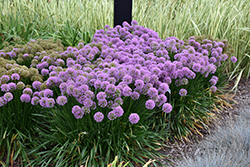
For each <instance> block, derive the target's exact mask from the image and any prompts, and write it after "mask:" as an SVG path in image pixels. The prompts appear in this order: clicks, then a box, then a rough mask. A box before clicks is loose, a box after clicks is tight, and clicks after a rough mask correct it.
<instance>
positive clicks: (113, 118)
mask: <svg viewBox="0 0 250 167" xmlns="http://www.w3.org/2000/svg"><path fill="white" fill-rule="evenodd" d="M116 118H117V116H116V114H115V112H114V111H110V112H109V113H108V119H109V120H111V121H113V120H115V119H116Z"/></svg>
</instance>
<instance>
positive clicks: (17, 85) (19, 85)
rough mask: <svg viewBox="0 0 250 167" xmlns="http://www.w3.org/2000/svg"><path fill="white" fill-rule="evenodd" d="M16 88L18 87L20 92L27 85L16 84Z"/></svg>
mask: <svg viewBox="0 0 250 167" xmlns="http://www.w3.org/2000/svg"><path fill="white" fill-rule="evenodd" d="M16 87H17V89H18V90H22V89H23V88H24V87H25V84H24V83H23V82H18V83H17V84H16Z"/></svg>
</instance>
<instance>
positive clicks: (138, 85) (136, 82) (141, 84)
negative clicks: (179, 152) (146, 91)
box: [135, 79, 144, 89]
mask: <svg viewBox="0 0 250 167" xmlns="http://www.w3.org/2000/svg"><path fill="white" fill-rule="evenodd" d="M135 86H136V88H138V89H142V88H143V86H144V82H143V80H140V79H137V80H135Z"/></svg>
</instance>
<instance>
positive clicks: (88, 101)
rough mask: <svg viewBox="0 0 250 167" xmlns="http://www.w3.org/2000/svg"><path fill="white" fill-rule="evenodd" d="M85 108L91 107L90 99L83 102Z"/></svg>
mask: <svg viewBox="0 0 250 167" xmlns="http://www.w3.org/2000/svg"><path fill="white" fill-rule="evenodd" d="M83 104H84V106H85V107H88V108H90V107H91V106H92V105H93V101H92V100H91V99H90V98H86V99H85V100H84V102H83Z"/></svg>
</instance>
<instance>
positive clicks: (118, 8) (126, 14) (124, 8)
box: [114, 0, 132, 27]
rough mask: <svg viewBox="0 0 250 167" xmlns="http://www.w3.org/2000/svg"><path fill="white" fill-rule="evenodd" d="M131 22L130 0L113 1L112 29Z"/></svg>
mask: <svg viewBox="0 0 250 167" xmlns="http://www.w3.org/2000/svg"><path fill="white" fill-rule="evenodd" d="M124 21H127V22H128V23H129V24H130V23H131V21H132V0H114V27H115V26H116V25H122V23H123V22H124Z"/></svg>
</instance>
